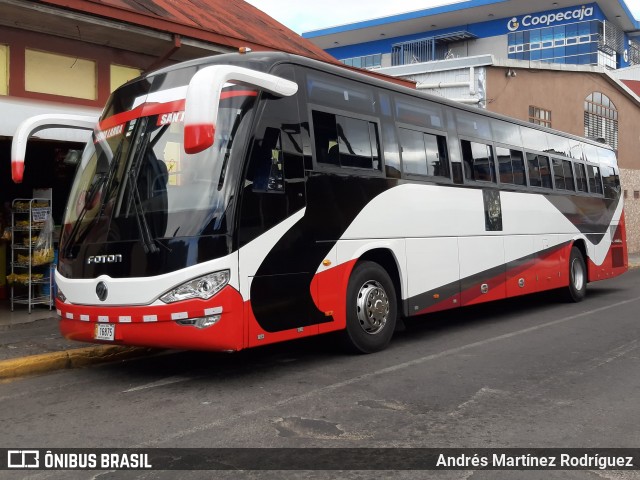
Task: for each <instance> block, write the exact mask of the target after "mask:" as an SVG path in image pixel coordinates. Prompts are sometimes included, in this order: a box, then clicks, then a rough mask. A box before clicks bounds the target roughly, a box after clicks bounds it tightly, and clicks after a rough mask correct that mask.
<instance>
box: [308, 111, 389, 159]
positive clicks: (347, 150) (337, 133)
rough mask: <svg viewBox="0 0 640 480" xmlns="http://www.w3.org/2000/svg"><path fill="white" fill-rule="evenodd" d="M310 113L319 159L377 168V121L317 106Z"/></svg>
mask: <svg viewBox="0 0 640 480" xmlns="http://www.w3.org/2000/svg"><path fill="white" fill-rule="evenodd" d="M312 116H313V128H314V137H315V146H316V158H317V162H318V163H321V164H322V163H324V164H333V165H338V166H341V167H352V168H365V169H370V170H371V169H373V170H380V164H381V162H380V141H379V138H378V125H377V124H375V123H374V122H369V121H367V120H360V119H357V118H351V117H345V116H343V115H335V114H332V113H326V112H320V111H317V110H314V111H313V112H312Z"/></svg>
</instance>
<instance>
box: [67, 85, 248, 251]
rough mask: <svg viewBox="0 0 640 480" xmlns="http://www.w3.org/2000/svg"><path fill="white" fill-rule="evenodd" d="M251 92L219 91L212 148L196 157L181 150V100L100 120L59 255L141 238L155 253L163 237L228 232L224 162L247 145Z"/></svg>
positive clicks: (71, 201)
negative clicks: (83, 245)
mask: <svg viewBox="0 0 640 480" xmlns="http://www.w3.org/2000/svg"><path fill="white" fill-rule="evenodd" d="M256 95H257V92H256V91H255V90H247V88H246V87H243V88H242V89H241V90H238V89H234V87H233V86H230V87H227V88H225V90H223V92H222V94H221V97H220V105H219V111H218V119H217V128H216V132H215V142H214V145H213V148H209V149H207V150H205V151H203V152H201V153H197V154H194V155H188V154H186V153H185V152H184V149H183V119H184V101H182V102H180V101H178V102H175V101H174V102H169V103H166V104H164V106H163V105H158V104H154V105H153V108H146V109H145V108H143V109H141V110H139V111H141V112H142V115H141V116H139V117H137V118H135V117H134V115H130V116H131V117H134V118H131V119H127V118H126V116H124V117H123V116H121V115H122V114H120V115H114V116H113V117H111V118H110V119H106V120H103V121H102V122H101V123H100V128H99V129H97V130H96V131H95V132H94V134H93V137H92V139H93V141H92V142H89V143H88V145H87V147H86V149H85V152H84V154H83V156H82V159H81V163H80V165H79V169H78V172H77V173H76V177H75V181H74V184H73V187H72V189H71V193H70V196H69V203H68V205H67V210H66V213H65V219H64V230H63V233H62V238H61V247H62V248H61V250H62V252H61V254H62V255H63V257H66V258H74V257H75V255H76V254H77V252H78V249H79V244H80V243H101V242H113V241H141V242H142V243H143V246H144V247H145V248H144V249H145V251H152V252H153V251H156V250H157V249H158V248H159V247H161V246H162V243H161V239H165V238H175V237H188V236H196V235H212V234H225V233H227V226H226V213H227V209H228V206H229V201H230V198H232V195H231V192H230V188H231V187H230V186H229V184H230V183H231V182H229V181H228V176H229V174H230V172H231V170H230V163H229V162H230V158H231V154H232V151H233V148H234V146H236V145H238V146H239V147H241V146H242V145H243V144H245V143H246V141H245V137H246V133H247V130H248V127H249V123H250V118H249V117H250V115H248V113H249V112H250V111H251V109H252V107H253V105H254V100H255V97H256ZM177 107H178V108H177ZM134 111H136V109H134V110H131V111H130V112H129V113H131V114H133V113H134ZM149 111H150V112H152V113H153V114H152V115H145V113H146V112H149ZM125 113H127V112H125ZM114 119H115V120H114ZM118 119H124V120H125V121H123V122H121V123H120V122H119V120H118ZM109 120H111V121H109ZM114 123H115V124H114Z"/></svg>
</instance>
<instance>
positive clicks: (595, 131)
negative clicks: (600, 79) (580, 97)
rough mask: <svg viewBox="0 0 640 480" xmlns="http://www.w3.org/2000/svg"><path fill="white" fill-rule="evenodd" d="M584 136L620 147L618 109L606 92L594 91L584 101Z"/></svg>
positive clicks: (614, 147)
mask: <svg viewBox="0 0 640 480" xmlns="http://www.w3.org/2000/svg"><path fill="white" fill-rule="evenodd" d="M584 136H585V137H587V138H592V139H594V140H598V139H603V140H604V142H605V143H606V144H607V145H609V146H610V147H611V148H613V149H614V150H617V149H618V110H617V109H616V106H615V105H614V104H613V102H612V101H611V100H610V99H609V97H607V96H606V95H605V94H604V93H600V92H594V93H592V94H591V95H589V96H588V97H587V98H586V99H585V101H584Z"/></svg>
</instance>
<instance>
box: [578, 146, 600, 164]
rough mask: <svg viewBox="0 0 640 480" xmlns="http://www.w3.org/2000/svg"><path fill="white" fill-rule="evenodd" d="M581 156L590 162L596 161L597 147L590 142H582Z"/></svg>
mask: <svg viewBox="0 0 640 480" xmlns="http://www.w3.org/2000/svg"><path fill="white" fill-rule="evenodd" d="M582 155H583V158H584V159H585V160H586V161H588V162H592V163H598V147H596V146H595V145H591V144H590V143H583V144H582Z"/></svg>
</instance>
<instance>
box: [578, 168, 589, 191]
mask: <svg viewBox="0 0 640 480" xmlns="http://www.w3.org/2000/svg"><path fill="white" fill-rule="evenodd" d="M575 167H576V187H577V189H578V191H579V192H586V191H587V171H586V169H585V168H584V165H583V164H582V163H576V164H575Z"/></svg>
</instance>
